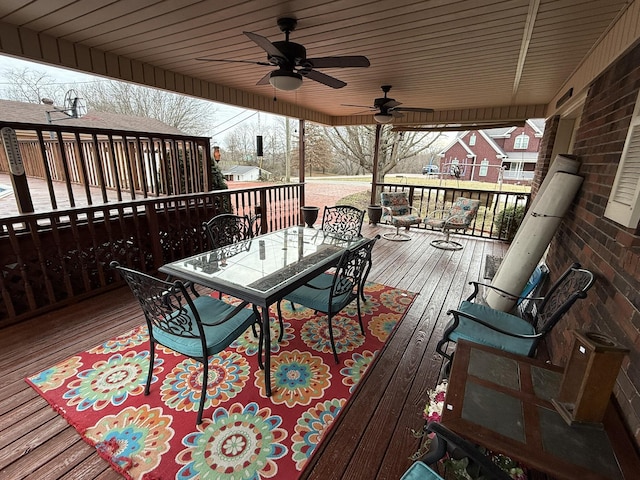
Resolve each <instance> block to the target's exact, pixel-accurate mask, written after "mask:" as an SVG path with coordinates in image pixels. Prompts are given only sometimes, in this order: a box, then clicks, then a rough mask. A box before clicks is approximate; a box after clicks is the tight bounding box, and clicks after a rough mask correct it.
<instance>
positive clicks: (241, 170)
mask: <svg viewBox="0 0 640 480" xmlns="http://www.w3.org/2000/svg"><path fill="white" fill-rule="evenodd" d="M256 169H258V170H260V167H257V166H255V165H234V166H232V167H229V168H227V169H226V170H225V171H223V172H222V174H223V175H243V174H245V173H249V172H252V171H253V170H256Z"/></svg>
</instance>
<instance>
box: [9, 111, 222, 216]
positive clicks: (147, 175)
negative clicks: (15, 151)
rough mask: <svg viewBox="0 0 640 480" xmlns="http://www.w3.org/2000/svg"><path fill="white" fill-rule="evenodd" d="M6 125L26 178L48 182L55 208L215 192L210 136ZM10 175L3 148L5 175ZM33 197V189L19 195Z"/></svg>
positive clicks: (22, 190) (18, 194) (51, 202)
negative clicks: (12, 137) (31, 191)
mask: <svg viewBox="0 0 640 480" xmlns="http://www.w3.org/2000/svg"><path fill="white" fill-rule="evenodd" d="M3 127H10V128H12V129H13V130H14V131H15V132H16V137H17V139H18V147H19V150H20V154H21V157H22V163H23V165H24V170H25V176H26V177H27V178H39V179H43V180H45V181H46V182H47V187H48V189H47V191H48V194H49V203H50V208H51V209H54V210H55V209H58V208H66V207H75V206H76V205H77V204H80V205H93V204H94V203H107V202H109V201H122V200H136V199H138V198H149V197H151V196H155V197H159V196H166V195H178V194H184V193H197V192H203V191H208V190H210V186H211V168H212V166H211V152H210V145H209V139H208V138H206V137H193V136H187V135H170V134H162V133H154V132H132V131H123V130H109V129H98V128H86V127H73V126H65V125H40V124H18V123H7V122H0V128H3ZM9 171H10V169H9V162H8V160H7V157H6V154H5V151H4V148H0V172H2V173H8V172H9ZM59 184H64V185H65V188H64V189H61V188H58V187H59ZM78 187H80V188H78ZM28 195H29V192H28V189H19V190H18V191H16V196H18V197H20V196H23V197H24V196H28ZM78 196H82V197H83V198H82V199H79V198H78V201H77V197H78ZM96 197H97V198H96ZM22 200H25V199H24V198H23V199H22ZM20 203H21V204H23V205H24V204H30V203H31V201H30V200H27V201H26V202H20ZM22 211H23V213H31V212H25V211H24V210H22Z"/></svg>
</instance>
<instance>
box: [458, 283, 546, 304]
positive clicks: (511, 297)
mask: <svg viewBox="0 0 640 480" xmlns="http://www.w3.org/2000/svg"><path fill="white" fill-rule="evenodd" d="M469 285H473V293H472V294H471V295H469V297H468V298H467V302H470V301H471V300H473V299H474V298H476V297H477V296H478V294H479V293H480V287H486V288H490V289H492V290H495V291H497V292H500V293H502V294H504V295H506V296H507V297H508V298H509V300H514V301H515V300H520V299H522V300H524V299H525V298H526V299H527V300H544V297H522V296H520V295H515V294H513V293H511V292H507V291H506V290H503V289H501V288H498V287H494V286H493V285H491V284H489V283H483V282H477V281H475V280H471V281H470V282H469Z"/></svg>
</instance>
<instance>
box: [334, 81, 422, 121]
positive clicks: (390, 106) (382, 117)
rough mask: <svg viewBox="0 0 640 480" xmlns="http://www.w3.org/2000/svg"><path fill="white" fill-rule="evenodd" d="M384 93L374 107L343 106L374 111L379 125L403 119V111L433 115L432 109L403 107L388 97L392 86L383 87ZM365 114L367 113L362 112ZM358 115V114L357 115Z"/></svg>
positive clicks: (374, 117) (374, 102) (376, 100)
mask: <svg viewBox="0 0 640 480" xmlns="http://www.w3.org/2000/svg"><path fill="white" fill-rule="evenodd" d="M380 88H381V89H382V91H383V92H384V97H380V98H376V99H375V100H374V101H373V106H372V107H365V106H363V105H348V104H344V103H343V104H342V105H343V106H345V107H362V108H368V109H369V110H373V111H374V112H375V113H374V114H373V119H374V120H375V121H376V122H378V123H390V122H391V121H392V120H393V119H394V118H402V113H400V112H402V111H404V112H419V113H432V112H433V109H432V108H419V107H401V106H400V105H402V103H400V102H397V101H396V100H395V98H389V97H387V94H388V93H389V91H390V90H391V85H382V86H381V87H380ZM362 113H365V112H362ZM356 115H357V114H356Z"/></svg>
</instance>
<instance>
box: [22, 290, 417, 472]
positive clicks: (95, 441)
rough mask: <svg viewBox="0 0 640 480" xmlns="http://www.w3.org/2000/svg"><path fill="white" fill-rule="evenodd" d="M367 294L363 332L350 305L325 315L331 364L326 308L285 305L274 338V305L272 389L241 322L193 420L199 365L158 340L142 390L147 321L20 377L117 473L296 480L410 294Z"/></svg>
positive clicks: (212, 364)
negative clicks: (159, 344) (332, 343)
mask: <svg viewBox="0 0 640 480" xmlns="http://www.w3.org/2000/svg"><path fill="white" fill-rule="evenodd" d="M365 294H366V296H367V302H365V303H362V314H363V324H364V325H365V332H366V335H364V336H363V335H362V334H361V333H360V327H359V325H358V318H357V313H356V308H355V302H354V303H353V305H352V306H349V307H348V308H347V309H346V310H345V311H343V312H341V314H340V315H338V316H336V317H334V328H333V331H334V336H335V341H336V347H337V349H338V354H339V358H340V363H339V364H337V365H336V363H335V360H334V359H333V354H332V352H331V346H330V343H329V339H328V328H327V319H326V316H324V315H316V314H315V313H314V312H313V311H312V310H309V309H306V308H303V307H301V306H296V307H295V308H292V307H291V305H290V304H289V302H283V303H282V306H283V315H284V326H285V332H284V337H283V339H282V341H280V342H278V334H279V327H278V322H277V317H276V315H275V309H272V312H271V317H272V321H271V325H272V327H271V338H272V347H271V350H272V352H271V382H272V390H273V392H272V396H271V397H267V396H266V394H265V385H264V374H263V372H262V371H261V370H260V369H259V368H258V358H257V355H258V345H257V339H256V338H254V336H253V333H252V331H251V329H248V330H247V331H246V332H245V333H244V334H243V335H242V336H241V337H240V338H239V339H238V340H237V341H236V342H235V343H234V344H233V345H232V346H231V347H230V348H229V349H227V350H225V351H224V352H221V353H220V354H218V355H215V356H212V357H211V358H210V360H209V379H208V387H207V388H208V395H207V398H206V404H205V410H204V418H203V421H202V423H201V424H200V425H197V426H196V425H195V421H196V414H197V406H198V402H199V400H200V386H201V383H200V382H201V377H202V375H201V371H202V367H201V366H198V363H197V362H195V361H193V360H191V359H188V358H186V357H184V356H182V355H178V354H175V353H174V352H173V351H171V350H168V349H164V348H162V347H159V348H157V349H156V351H157V355H156V360H155V363H154V370H153V379H152V383H151V393H150V394H149V395H144V386H145V382H146V375H147V370H148V365H149V363H148V362H149V342H148V335H147V329H146V326H140V327H138V328H136V329H134V330H132V331H130V332H128V333H126V334H124V335H122V336H119V337H117V338H113V339H110V340H107V341H106V342H104V343H103V344H101V345H98V346H97V347H95V348H92V349H91V350H88V351H86V352H82V353H79V354H77V355H75V356H73V357H71V358H69V359H67V360H65V361H64V362H61V363H59V364H57V365H54V366H52V367H51V368H48V369H47V370H44V371H43V372H40V373H38V374H36V375H33V376H31V377H29V378H27V379H26V380H27V382H28V383H29V384H30V385H31V386H32V387H33V388H34V389H35V390H36V391H37V392H38V393H39V394H40V395H41V396H42V397H43V398H45V399H46V400H47V402H49V404H50V405H51V406H52V407H53V408H54V409H55V410H56V411H57V412H58V413H59V414H60V415H61V416H62V417H63V418H64V419H65V420H66V421H67V422H68V423H69V424H70V425H72V426H73V427H74V428H75V429H76V430H77V431H78V432H79V433H80V435H81V436H82V438H83V439H84V440H85V441H86V442H88V443H89V444H90V445H92V446H94V447H95V448H96V449H97V451H98V453H99V454H100V456H102V457H103V458H104V459H106V460H107V461H108V462H109V464H110V465H111V466H112V468H114V469H115V470H116V471H118V472H119V473H121V474H122V475H123V476H125V477H126V478H130V479H142V480H160V479H162V480H168V479H176V480H189V479H215V480H249V479H250V480H258V479H264V478H272V479H275V478H277V479H287V480H290V479H296V478H298V477H299V476H300V474H301V472H302V469H303V468H304V466H305V464H306V463H307V461H308V460H309V458H310V457H311V455H312V454H313V452H314V450H315V449H316V448H317V446H318V444H319V443H320V441H321V440H322V438H323V436H324V435H325V434H326V432H327V431H328V429H329V428H330V427H331V425H332V423H333V422H334V420H335V419H336V417H337V416H338V415H339V413H340V411H341V410H342V408H343V406H344V405H345V404H346V403H347V402H348V401H349V398H350V397H351V395H352V394H353V392H354V390H355V388H356V387H357V385H358V382H360V380H361V379H362V378H363V375H364V374H365V372H366V370H367V368H368V367H369V366H370V365H371V363H372V362H373V360H374V358H375V357H376V355H377V354H378V353H379V352H380V350H381V348H382V347H383V346H384V344H385V342H386V341H387V339H388V338H389V335H390V334H391V332H392V331H393V330H394V328H395V327H396V325H397V324H398V322H400V321H401V320H402V318H403V317H404V315H405V314H406V312H407V310H408V309H409V307H410V306H411V303H412V302H413V299H414V297H415V294H414V293H410V292H406V291H404V290H398V289H395V288H391V287H388V286H385V285H380V284H375V283H368V284H367V285H366V288H365Z"/></svg>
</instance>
